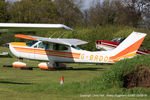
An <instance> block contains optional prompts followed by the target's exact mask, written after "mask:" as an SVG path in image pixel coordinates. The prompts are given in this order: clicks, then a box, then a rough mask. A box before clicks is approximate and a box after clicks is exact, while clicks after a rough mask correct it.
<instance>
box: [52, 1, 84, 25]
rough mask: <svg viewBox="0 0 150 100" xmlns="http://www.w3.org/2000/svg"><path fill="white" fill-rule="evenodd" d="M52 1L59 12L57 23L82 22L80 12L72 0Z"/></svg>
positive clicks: (76, 23) (75, 23) (79, 23)
mask: <svg viewBox="0 0 150 100" xmlns="http://www.w3.org/2000/svg"><path fill="white" fill-rule="evenodd" d="M54 2H55V4H56V6H57V11H58V13H59V16H58V22H59V23H62V24H65V25H68V26H75V25H76V26H77V25H81V24H82V18H83V16H82V12H81V11H80V9H79V8H78V6H77V5H76V4H75V3H74V1H73V0H55V1H54Z"/></svg>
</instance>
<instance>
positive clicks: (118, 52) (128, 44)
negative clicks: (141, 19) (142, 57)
mask: <svg viewBox="0 0 150 100" xmlns="http://www.w3.org/2000/svg"><path fill="white" fill-rule="evenodd" d="M145 36H146V34H145V33H140V32H132V33H131V34H130V35H129V36H128V37H127V38H126V39H125V40H124V41H123V42H122V43H121V44H120V45H118V46H117V48H115V49H114V50H112V52H113V56H111V57H110V61H119V60H121V59H124V58H132V57H133V56H135V54H136V51H137V50H138V49H139V47H140V45H141V43H142V42H143V40H144V38H145Z"/></svg>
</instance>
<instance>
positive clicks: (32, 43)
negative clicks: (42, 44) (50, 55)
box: [26, 40, 38, 47]
mask: <svg viewBox="0 0 150 100" xmlns="http://www.w3.org/2000/svg"><path fill="white" fill-rule="evenodd" d="M37 42H38V41H35V40H33V41H29V42H27V43H26V45H27V46H29V47H31V46H32V45H34V44H35V43H37Z"/></svg>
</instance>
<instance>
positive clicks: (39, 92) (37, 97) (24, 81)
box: [0, 47, 149, 100]
mask: <svg viewBox="0 0 150 100" xmlns="http://www.w3.org/2000/svg"><path fill="white" fill-rule="evenodd" d="M5 50H8V49H7V48H4V47H1V50H0V51H1V52H3V51H5ZM14 61H17V59H16V58H14V57H13V58H0V99H1V100H66V99H69V100H84V99H85V100H93V99H94V100H95V99H96V100H99V99H100V100H126V99H128V100H148V99H149V96H148V97H147V96H146V97H135V96H133V97H127V96H126V97H112V96H108V95H111V94H109V93H111V92H109V91H112V90H111V89H110V90H106V91H105V93H104V92H101V91H98V92H95V93H94V92H90V91H89V90H90V88H91V87H93V86H90V85H92V84H90V85H87V86H88V87H85V89H84V88H82V89H81V88H80V85H81V86H82V84H86V83H88V82H90V81H91V80H93V79H94V78H96V77H99V76H101V74H102V73H103V72H106V71H107V70H109V69H110V68H111V67H113V66H112V65H96V64H67V66H68V67H73V68H74V69H73V70H53V71H46V70H41V69H39V68H37V64H38V63H39V62H38V61H30V60H23V62H26V63H27V65H28V66H30V67H33V68H34V69H33V70H32V71H31V70H20V69H19V68H4V67H3V65H10V64H12V63H13V62H14ZM61 76H64V85H60V77H61ZM93 85H94V84H93ZM85 86H86V85H85ZM88 88H89V89H88ZM107 91H108V95H107ZM115 91H116V90H115ZM103 94H104V96H99V95H103ZM114 94H115V93H113V96H114ZM116 94H117V95H121V94H122V93H120V94H119V93H117V92H116Z"/></svg>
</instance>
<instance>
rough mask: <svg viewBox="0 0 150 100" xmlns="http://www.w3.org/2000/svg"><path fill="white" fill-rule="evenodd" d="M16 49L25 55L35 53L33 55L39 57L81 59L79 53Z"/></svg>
mask: <svg viewBox="0 0 150 100" xmlns="http://www.w3.org/2000/svg"><path fill="white" fill-rule="evenodd" d="M14 48H15V50H17V51H19V52H24V53H33V54H39V55H51V56H57V57H66V58H76V59H79V57H80V54H79V53H71V52H61V51H54V50H42V49H32V48H23V47H14Z"/></svg>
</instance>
